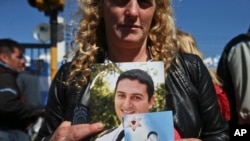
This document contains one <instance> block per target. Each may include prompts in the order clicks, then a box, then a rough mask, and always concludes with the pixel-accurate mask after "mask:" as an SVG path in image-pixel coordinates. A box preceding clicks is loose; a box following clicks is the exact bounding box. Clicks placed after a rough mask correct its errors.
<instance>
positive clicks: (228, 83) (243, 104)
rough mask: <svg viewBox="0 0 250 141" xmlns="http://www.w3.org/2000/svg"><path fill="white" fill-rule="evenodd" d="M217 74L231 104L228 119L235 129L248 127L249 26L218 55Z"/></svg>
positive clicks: (249, 89) (249, 103) (249, 110)
mask: <svg viewBox="0 0 250 141" xmlns="http://www.w3.org/2000/svg"><path fill="white" fill-rule="evenodd" d="M217 74H218V75H219V77H220V78H221V79H222V80H223V82H224V89H225V91H226V92H227V94H228V98H229V102H230V105H231V112H232V114H231V119H230V121H229V125H230V128H231V129H232V130H231V132H232V134H233V133H234V131H235V129H239V128H247V129H250V27H249V29H248V32H247V33H242V34H239V35H237V36H236V37H234V38H233V39H231V40H230V41H229V42H228V43H227V44H226V46H225V47H224V50H223V52H222V55H221V57H220V60H219V63H218V67H217Z"/></svg>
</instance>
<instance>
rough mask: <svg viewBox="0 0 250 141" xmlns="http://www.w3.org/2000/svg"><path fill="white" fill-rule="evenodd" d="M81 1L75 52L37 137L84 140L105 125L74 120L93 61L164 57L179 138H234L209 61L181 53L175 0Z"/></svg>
mask: <svg viewBox="0 0 250 141" xmlns="http://www.w3.org/2000/svg"><path fill="white" fill-rule="evenodd" d="M79 2H80V3H79V4H80V7H81V9H82V10H83V11H82V12H83V15H84V17H83V18H82V20H81V22H80V24H79V25H80V26H79V28H78V32H77V35H76V37H75V40H74V43H75V44H74V46H75V47H76V48H75V54H74V56H73V59H72V62H70V63H69V64H65V65H64V66H63V67H61V68H60V70H59V71H58V73H57V75H56V76H55V78H54V80H53V82H52V85H51V88H50V93H49V98H48V104H47V107H46V115H45V121H44V123H43V125H42V127H41V129H40V131H39V134H38V138H37V139H38V140H49V139H50V140H52V141H57V140H64V141H66V140H67V141H70V140H81V139H82V140H84V137H86V136H88V135H90V134H91V133H94V132H98V131H100V130H101V129H102V128H103V126H102V125H101V124H100V123H96V124H98V126H96V124H94V125H92V124H91V125H89V124H79V125H74V126H71V124H70V121H71V120H72V115H73V114H72V113H73V109H74V107H75V104H76V103H77V102H76V101H77V100H76V99H75V97H79V95H80V94H81V93H82V92H84V91H85V88H86V87H87V84H88V77H89V75H90V71H91V70H90V65H91V64H93V63H97V62H98V63H102V62H104V61H109V62H144V61H163V62H164V64H165V72H166V90H167V94H166V100H167V101H166V102H167V105H166V108H167V109H168V110H172V111H173V113H174V125H175V129H176V131H177V133H175V136H176V140H177V139H179V140H189V141H192V140H193V141H198V140H200V139H202V140H204V141H206V140H207V141H208V140H211V141H220V140H223V141H226V140H229V139H228V138H229V137H228V134H227V132H228V125H227V123H226V121H225V120H224V119H223V117H222V116H221V114H219V112H220V110H219V105H218V103H217V99H216V94H215V91H214V89H213V84H212V81H211V78H210V76H209V73H208V71H207V69H206V66H204V64H203V63H202V60H201V59H200V58H198V57H196V56H193V55H190V54H183V53H178V50H179V48H178V42H177V40H176V26H175V23H174V18H173V13H172V8H171V1H170V0H80V1H79ZM192 72H195V73H194V74H195V75H194V74H193V73H192ZM196 74H197V75H196ZM191 82H195V83H191ZM190 129H191V130H190ZM180 138H182V139H180ZM195 138H196V139H195Z"/></svg>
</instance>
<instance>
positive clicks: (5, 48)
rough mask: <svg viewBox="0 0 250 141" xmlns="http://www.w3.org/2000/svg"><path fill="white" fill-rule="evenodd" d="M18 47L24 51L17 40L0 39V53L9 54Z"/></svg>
mask: <svg viewBox="0 0 250 141" xmlns="http://www.w3.org/2000/svg"><path fill="white" fill-rule="evenodd" d="M15 48H18V49H19V50H21V51H22V52H23V51H24V49H23V47H22V46H21V45H20V44H19V43H18V42H17V41H14V40H12V39H7V38H6V39H0V53H5V54H7V55H10V54H11V53H13V52H14V49H15Z"/></svg>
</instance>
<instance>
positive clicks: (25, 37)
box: [0, 0, 250, 57]
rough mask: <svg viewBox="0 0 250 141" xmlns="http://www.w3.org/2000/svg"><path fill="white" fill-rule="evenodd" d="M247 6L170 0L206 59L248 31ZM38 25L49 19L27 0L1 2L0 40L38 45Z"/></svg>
mask: <svg viewBox="0 0 250 141" xmlns="http://www.w3.org/2000/svg"><path fill="white" fill-rule="evenodd" d="M68 1H71V2H72V1H74V0H68ZM249 6H250V0H173V8H174V11H175V17H176V23H177V25H178V26H179V27H180V28H181V29H182V30H184V31H186V32H190V33H191V34H193V35H194V37H195V38H196V41H197V43H198V46H199V48H200V50H201V51H203V53H204V54H205V57H207V56H215V55H220V53H221V52H222V49H223V48H224V46H225V44H226V43H227V42H228V41H229V40H230V39H231V38H233V37H234V36H236V35H238V34H240V33H244V32H246V31H247V29H248V28H249V27H250V11H249ZM60 15H62V16H63V15H64V14H63V13H61V14H60ZM40 23H49V17H46V16H44V13H43V12H39V11H38V10H37V9H36V8H33V7H31V6H30V5H29V4H28V0H0V31H1V32H0V38H5V37H10V38H13V39H15V40H17V41H19V42H21V43H39V42H38V41H36V40H35V39H34V37H33V31H34V29H35V27H36V26H37V25H38V24H40Z"/></svg>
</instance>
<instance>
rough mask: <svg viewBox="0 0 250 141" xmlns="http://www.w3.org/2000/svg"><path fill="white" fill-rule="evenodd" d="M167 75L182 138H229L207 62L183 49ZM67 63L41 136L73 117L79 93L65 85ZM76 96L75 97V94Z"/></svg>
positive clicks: (169, 102)
mask: <svg viewBox="0 0 250 141" xmlns="http://www.w3.org/2000/svg"><path fill="white" fill-rule="evenodd" d="M177 58H178V59H175V60H174V61H173V63H172V65H171V68H170V70H169V72H168V74H167V77H166V90H167V94H166V100H167V105H166V106H167V109H168V110H172V111H173V114H174V125H175V128H176V129H177V130H178V132H179V133H180V135H181V137H182V138H191V137H192V138H200V139H202V140H203V141H227V140H229V135H228V130H229V129H228V125H227V122H226V121H225V119H224V118H223V117H222V115H221V114H220V109H219V105H218V101H217V97H216V94H215V90H214V87H213V84H212V81H211V78H210V75H209V72H208V70H207V68H206V66H205V65H204V64H203V62H202V60H201V59H200V58H199V57H198V56H195V55H191V54H183V53H180V54H179V57H177ZM67 74H68V72H67V64H66V65H64V66H62V67H61V68H60V70H59V71H58V73H57V75H56V76H55V79H54V80H53V82H52V85H51V88H50V92H49V97H48V102H47V107H46V115H45V121H44V123H43V125H42V127H41V129H40V131H39V134H38V137H37V140H42V139H43V141H44V140H49V138H50V136H51V135H52V134H53V132H54V131H55V130H56V128H57V127H58V126H59V125H60V123H61V122H62V121H64V120H71V119H72V113H73V112H72V111H73V107H74V104H76V103H77V99H78V98H77V97H78V96H76V94H75V92H74V90H73V89H72V88H67V87H66V86H65V85H63V83H62V82H63V81H62V80H65V76H66V75H67ZM73 97H74V98H73Z"/></svg>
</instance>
